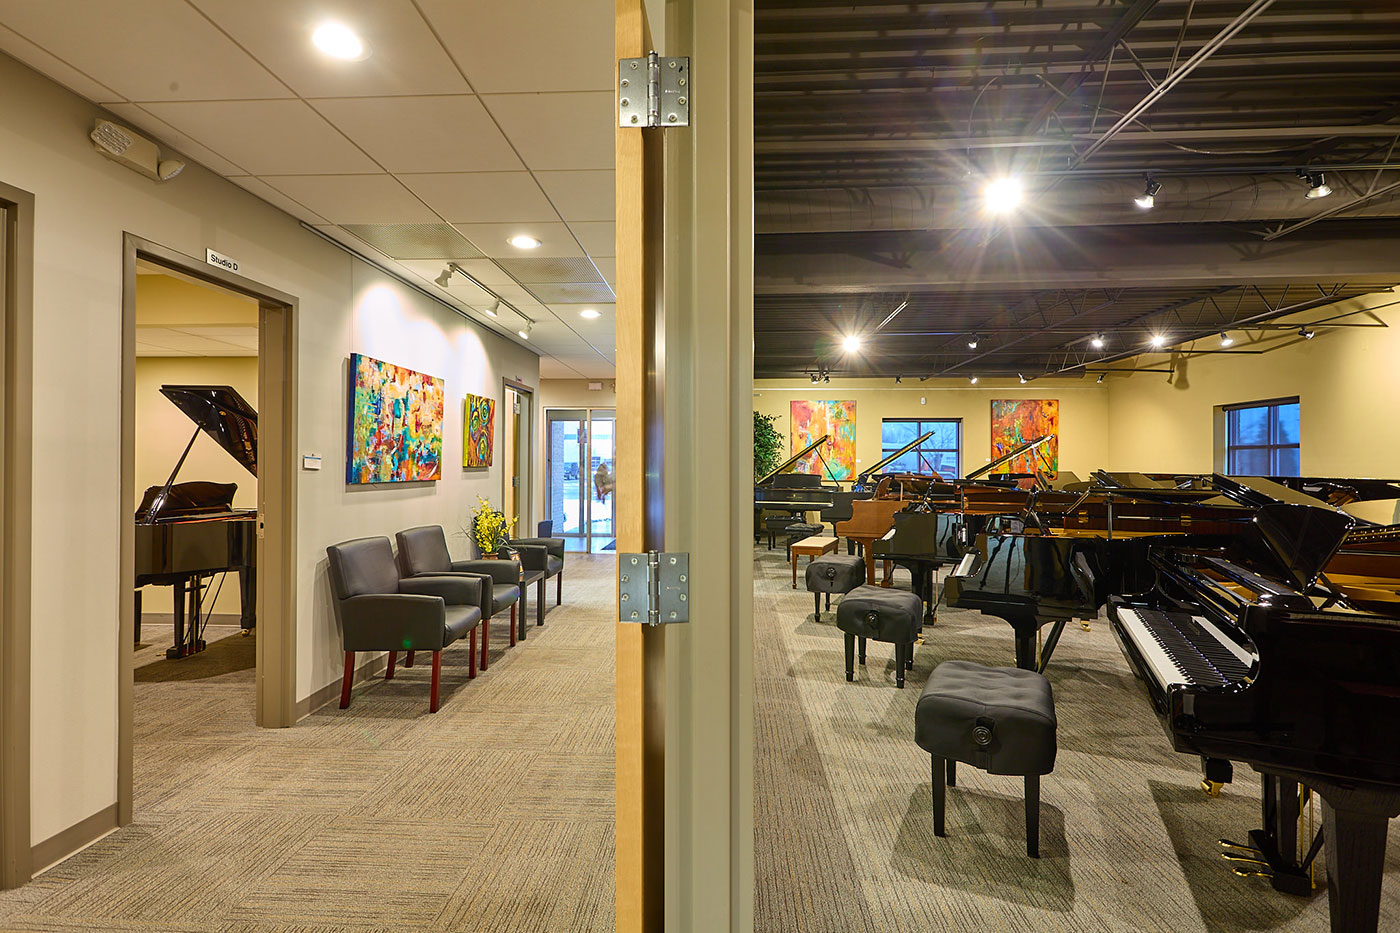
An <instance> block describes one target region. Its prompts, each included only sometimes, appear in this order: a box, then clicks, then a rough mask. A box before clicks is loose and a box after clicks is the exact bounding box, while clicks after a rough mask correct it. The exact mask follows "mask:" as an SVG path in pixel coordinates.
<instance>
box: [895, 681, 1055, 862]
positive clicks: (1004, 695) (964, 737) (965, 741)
mask: <svg viewBox="0 0 1400 933" xmlns="http://www.w3.org/2000/svg"><path fill="white" fill-rule="evenodd" d="M914 741H915V742H917V743H918V744H919V747H920V748H922V749H923V750H924V751H926V752H928V753H929V754H930V755H931V756H933V768H932V771H933V833H934V835H935V836H946V835H947V833H945V832H944V827H943V801H944V796H945V794H946V791H945V788H944V774H945V771H946V774H947V783H948V785H949V786H956V784H957V763H958V762H959V761H961V762H965V763H967V764H970V765H972V766H973V767H976V768H981V769H982V770H983V771H986V772H987V773H988V774H1019V775H1022V776H1024V777H1025V781H1026V854H1027V855H1029V856H1030V857H1031V858H1040V776H1041V775H1042V774H1049V773H1050V772H1051V771H1053V770H1054V769H1055V696H1054V694H1053V693H1052V692H1051V690H1050V681H1048V680H1046V679H1045V678H1044V677H1043V676H1041V675H1040V674H1038V673H1036V672H1035V671H1027V670H1022V669H1020V668H1016V667H983V666H982V665H980V664H973V663H972V662H971V661H944V662H943V663H942V664H940V665H938V667H936V668H934V670H933V673H932V674H931V675H929V679H928V683H927V684H925V685H924V692H923V695H922V696H920V697H919V704H918V706H917V707H916V708H915V710H914Z"/></svg>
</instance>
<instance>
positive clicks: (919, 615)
mask: <svg viewBox="0 0 1400 933" xmlns="http://www.w3.org/2000/svg"><path fill="white" fill-rule="evenodd" d="M864 567H865V562H864V561H862V562H861V573H862V575H863V574H864ZM862 578H863V577H862ZM836 627H837V628H839V629H840V630H841V631H843V632H845V633H846V679H847V680H855V679H856V674H855V668H856V665H855V649H856V639H857V638H859V639H860V663H861V664H864V663H865V641H866V639H867V638H873V639H875V640H876V641H887V642H889V643H891V644H892V645H894V662H895V663H894V682H895V686H897V687H899V689H901V690H903V689H904V672H905V671H906V670H913V668H914V639H915V638H917V637H918V635H919V632H921V631H923V628H924V601H923V600H922V599H920V598H919V597H918V596H917V595H915V594H914V593H911V592H909V591H908V590H891V589H886V588H885V587H883V586H868V585H865V584H862V585H860V586H858V587H856V588H855V589H853V590H851V591H850V592H849V593H847V594H846V595H845V597H843V598H842V600H841V603H840V605H838V606H837V607H836Z"/></svg>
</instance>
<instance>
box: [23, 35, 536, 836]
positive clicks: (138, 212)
mask: <svg viewBox="0 0 1400 933" xmlns="http://www.w3.org/2000/svg"><path fill="white" fill-rule="evenodd" d="M102 113H103V112H102V111H100V110H99V109H98V108H96V107H95V106H93V105H92V104H90V103H88V102H86V101H84V100H82V99H80V98H79V97H77V96H76V95H74V94H72V93H70V92H69V91H67V90H65V89H63V88H61V87H59V86H58V85H57V84H55V83H53V82H51V81H48V80H47V79H45V78H42V77H40V76H38V75H36V74H35V73H34V72H32V71H30V70H29V69H27V68H25V67H24V66H22V65H19V64H18V63H16V62H14V61H13V60H12V59H9V58H7V57H4V56H0V115H3V116H0V180H3V181H4V182H5V183H7V184H10V185H14V186H16V187H18V188H20V189H23V190H25V191H29V192H32V193H33V194H34V198H35V213H36V229H35V243H34V248H35V267H34V312H35V319H34V372H35V373H36V375H37V377H38V378H39V379H40V380H42V385H40V386H38V387H37V391H36V392H35V413H34V414H35V418H34V465H35V470H34V501H35V502H36V503H37V504H38V505H37V507H36V513H35V514H36V521H35V522H34V531H33V543H32V549H33V553H34V554H35V556H36V559H35V560H34V562H33V576H32V581H31V585H32V587H33V592H34V593H35V596H36V602H35V605H36V607H37V606H41V605H42V606H43V607H44V612H43V618H42V620H39V619H38V618H37V617H36V620H35V624H33V626H32V631H33V638H32V660H31V663H32V666H33V669H34V671H35V674H34V676H33V678H32V688H31V710H32V713H31V717H32V730H31V735H32V739H31V759H30V760H31V786H32V808H31V811H32V812H31V835H32V839H33V841H34V842H36V843H37V842H41V841H43V840H46V839H49V838H50V837H52V836H54V835H55V834H57V833H59V832H61V831H63V830H65V829H67V828H69V827H71V826H74V825H76V824H77V823H79V822H81V821H82V820H84V819H86V818H87V817H89V816H92V815H93V814H96V813H99V812H100V811H102V810H104V809H105V808H107V807H109V806H110V805H112V804H113V803H114V802H115V801H116V796H117V795H116V776H117V721H116V720H117V702H116V698H117V676H118V670H119V668H118V658H119V654H118V652H119V651H121V650H129V646H119V645H118V644H117V641H118V639H117V637H116V633H117V626H118V607H119V602H118V601H119V600H120V599H129V598H130V594H129V592H127V591H125V590H124V587H123V584H122V581H121V580H119V563H120V562H119V542H120V535H121V531H122V529H123V528H124V527H126V523H128V522H130V521H131V520H132V516H131V515H129V514H123V513H122V511H121V509H120V508H119V507H118V505H119V502H120V496H121V489H120V488H119V484H120V469H119V463H120V456H121V447H120V443H121V410H122V399H121V353H120V349H119V348H120V335H121V300H122V234H123V232H124V231H129V232H131V233H134V234H136V235H139V236H142V237H145V238H147V239H149V240H152V241H154V242H156V243H159V244H161V245H163V246H166V247H168V248H170V249H174V250H178V251H179V252H181V253H184V254H186V255H188V256H193V257H199V258H201V259H202V257H203V256H204V250H205V249H206V248H212V249H215V250H217V251H219V252H221V253H224V254H226V255H230V256H234V257H237V258H238V260H239V261H240V262H241V263H242V270H241V271H242V272H243V274H245V275H247V276H248V277H249V278H251V279H253V280H255V281H260V282H263V283H265V284H267V285H269V286H271V287H273V288H276V289H279V290H281V291H283V292H286V293H288V294H290V295H293V296H295V297H296V298H297V299H298V301H299V307H298V311H297V317H296V320H295V328H296V333H297V338H296V339H297V366H298V383H297V387H296V388H297V395H298V409H297V420H298V430H299V438H298V443H297V452H298V453H302V452H306V453H310V452H317V453H320V454H322V456H323V457H324V469H322V470H321V471H319V472H302V473H299V474H298V483H297V492H296V494H297V522H298V540H297V567H296V573H297V598H296V606H297V610H296V611H297V619H296V650H297V687H296V693H297V696H298V698H304V697H306V696H309V695H310V694H312V693H313V692H315V691H316V690H317V689H319V688H321V687H323V686H326V685H328V684H330V683H332V682H333V681H334V680H335V679H336V678H337V677H338V676H339V670H338V664H339V662H338V661H337V655H338V654H339V652H340V643H339V633H338V631H337V629H336V626H335V622H334V620H333V617H332V610H331V606H330V602H329V589H328V586H327V584H326V579H325V571H324V567H325V546H326V545H327V544H329V543H332V542H334V541H338V540H343V539H345V538H350V537H356V536H359V535H369V534H388V535H392V534H393V532H394V531H395V530H397V529H400V528H404V527H407V526H409V525H413V524H418V523H423V522H440V523H441V524H443V525H444V526H446V527H448V528H449V529H451V528H455V527H456V525H457V524H458V523H459V522H461V521H462V519H463V517H464V514H465V510H466V508H467V507H468V504H469V503H470V502H471V501H472V495H473V493H474V492H475V491H477V490H480V491H482V492H483V493H484V494H490V495H492V496H493V498H494V497H498V496H499V494H500V488H501V487H500V482H501V478H500V475H499V471H498V469H493V470H491V471H486V472H479V471H474V472H473V473H471V474H467V473H464V472H463V471H462V469H461V467H460V466H455V464H459V463H460V462H461V460H460V458H461V431H462V427H461V408H460V406H461V400H462V393H463V392H466V391H472V392H478V393H484V394H489V395H491V396H492V397H493V398H497V399H499V398H500V397H501V378H502V377H503V376H506V375H510V376H512V377H517V378H519V379H520V380H521V381H522V382H525V383H527V384H530V385H534V384H537V383H538V373H539V369H538V357H536V356H535V355H534V354H533V353H531V352H530V351H529V350H527V349H525V348H523V347H520V346H518V345H517V344H515V343H513V342H511V341H508V340H505V339H503V338H501V337H498V336H495V335H492V334H487V333H484V332H482V331H481V330H478V329H477V328H476V327H475V326H473V325H471V324H469V323H468V322H467V321H466V320H464V319H463V318H462V317H461V316H459V315H457V314H455V313H454V312H452V311H450V310H449V309H447V308H446V307H444V306H442V305H439V304H437V303H436V302H433V301H430V300H429V299H427V298H425V297H424V296H422V295H421V294H419V293H417V292H415V291H412V290H410V289H408V288H406V287H404V286H402V285H400V284H398V283H397V282H396V281H394V280H392V279H391V278H389V277H387V276H385V275H383V274H382V273H379V272H377V271H375V270H374V269H373V268H371V267H369V266H367V265H365V264H363V263H360V262H358V261H356V260H354V259H352V258H351V257H350V256H348V255H346V254H345V253H343V252H342V251H340V250H338V249H336V248H335V247H333V246H331V245H330V244H327V243H325V242H324V241H322V240H320V239H319V238H318V237H316V236H314V235H313V234H311V233H309V232H307V231H306V230H304V229H302V228H301V226H300V224H299V223H298V221H296V220H295V219H294V218H292V217H290V216H288V215H286V214H284V213H282V212H281V211H279V210H277V209H275V208H273V207H271V206H270V205H268V204H266V203H265V202H262V201H259V200H258V199H256V198H254V197H253V196H252V195H251V194H249V193H247V192H246V191H244V190H243V189H241V188H239V187H237V186H236V185H233V184H232V183H230V182H228V181H225V180H223V179H221V178H218V177H216V176H215V175H213V174H212V173H210V172H208V171H206V170H204V169H203V168H201V167H200V166H199V165H196V164H191V165H190V167H189V168H188V169H186V170H185V171H184V173H182V174H181V175H180V176H179V177H178V178H176V179H174V180H172V181H170V182H168V183H165V184H156V183H154V182H152V181H150V180H148V179H146V178H143V177H142V176H140V175H137V174H136V173H134V172H132V171H130V170H128V169H125V168H123V167H121V166H120V165H117V164H116V163H113V162H110V161H107V160H106V159H103V158H101V157H100V156H98V155H97V154H96V153H95V152H94V151H93V149H92V145H91V143H90V142H89V141H88V139H87V134H88V132H89V131H90V130H91V128H92V123H93V120H94V118H95V117H97V116H98V115H99V114H102ZM352 351H354V352H362V353H368V354H370V355H372V356H376V357H379V358H381V359H386V360H389V361H391V362H395V363H399V364H402V365H405V366H409V367H412V368H415V369H419V370H422V371H424V372H428V373H432V374H433V375H437V376H442V377H444V379H445V380H446V382H447V386H446V388H447V398H448V416H447V425H446V436H445V440H444V463H445V469H444V478H443V480H442V481H441V482H438V483H432V484H408V485H401V486H395V487H391V488H373V487H347V486H346V485H345V481H344V451H345V417H346V416H345V412H346V408H345V406H346V364H347V358H348V356H349V354H350V353H351V352H352ZM186 436H187V435H186ZM40 519H42V520H40ZM451 543H452V546H453V548H454V550H455V551H458V552H463V551H464V545H465V542H464V541H463V540H462V539H460V538H454V539H451ZM53 555H61V556H62V560H56V559H51V558H52V557H53ZM74 566H79V567H82V568H84V585H83V586H80V587H75V586H73V585H72V579H71V576H72V571H71V568H72V567H74ZM60 593H61V594H62V595H63V598H62V599H45V598H44V597H45V595H46V594H48V595H52V594H60ZM59 658H61V659H62V666H63V674H64V675H63V676H62V677H57V676H53V672H54V670H55V669H56V668H55V665H56V664H57V663H58V662H57V660H56V659H59Z"/></svg>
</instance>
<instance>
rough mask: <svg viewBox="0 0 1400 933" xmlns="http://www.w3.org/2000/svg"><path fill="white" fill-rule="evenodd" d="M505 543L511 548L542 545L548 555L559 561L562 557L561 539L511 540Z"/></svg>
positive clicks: (562, 541) (562, 540) (562, 545)
mask: <svg viewBox="0 0 1400 933" xmlns="http://www.w3.org/2000/svg"><path fill="white" fill-rule="evenodd" d="M507 543H508V544H510V546H511V547H519V546H520V545H522V544H543V545H544V546H545V549H546V550H548V551H549V553H550V554H552V555H554V556H555V557H558V558H559V559H561V560H562V559H563V557H564V539H563V538H512V539H510V541H509V542H507Z"/></svg>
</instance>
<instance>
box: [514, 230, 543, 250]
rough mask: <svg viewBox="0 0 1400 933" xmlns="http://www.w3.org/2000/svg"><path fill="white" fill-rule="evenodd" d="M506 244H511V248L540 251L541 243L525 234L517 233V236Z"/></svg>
mask: <svg viewBox="0 0 1400 933" xmlns="http://www.w3.org/2000/svg"><path fill="white" fill-rule="evenodd" d="M506 242H507V243H509V244H510V245H511V246H514V247H515V248H516V249H539V248H540V241H539V240H537V239H535V238H534V237H532V236H528V235H526V234H524V233H517V234H516V235H515V236H513V237H511V238H510V239H509V240H506Z"/></svg>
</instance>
